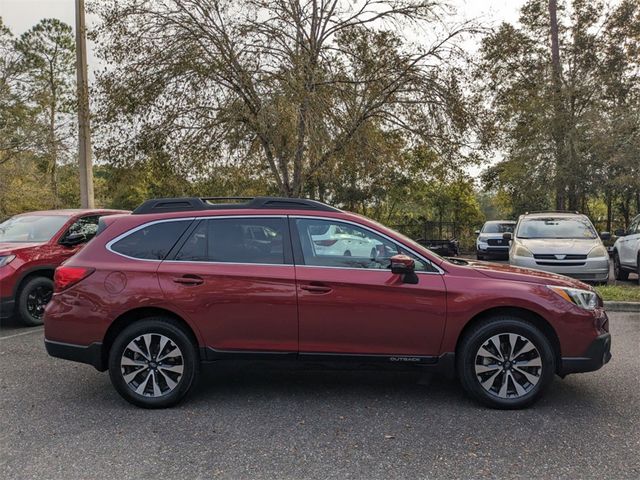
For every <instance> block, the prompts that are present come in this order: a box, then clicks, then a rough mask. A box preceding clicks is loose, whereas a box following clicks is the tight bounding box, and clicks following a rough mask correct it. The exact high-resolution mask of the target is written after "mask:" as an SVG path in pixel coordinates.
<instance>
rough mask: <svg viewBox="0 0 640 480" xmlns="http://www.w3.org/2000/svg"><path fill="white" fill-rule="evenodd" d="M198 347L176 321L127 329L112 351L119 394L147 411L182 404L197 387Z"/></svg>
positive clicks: (164, 320)
mask: <svg viewBox="0 0 640 480" xmlns="http://www.w3.org/2000/svg"><path fill="white" fill-rule="evenodd" d="M198 362H199V360H198V353H197V347H196V345H195V344H194V342H193V340H192V339H191V338H190V336H189V334H188V333H187V332H186V331H185V330H184V328H183V327H182V326H181V325H180V324H179V323H178V322H176V321H175V320H173V319H171V318H165V317H153V318H147V319H144V320H141V321H138V322H136V323H134V324H132V325H130V326H128V327H127V328H125V329H124V330H123V331H122V332H121V333H120V334H119V335H118V336H117V337H116V339H115V341H114V343H113V346H112V347H111V350H110V352H109V376H110V377H111V383H112V384H113V386H114V387H115V389H116V390H117V391H118V393H119V394H120V395H121V396H122V397H123V398H124V399H125V400H127V401H128V402H130V403H132V404H134V405H137V406H139V407H143V408H166V407H171V406H173V405H175V404H177V403H178V402H180V401H181V400H182V399H183V398H184V397H185V396H186V395H187V394H188V393H189V390H190V389H191V387H192V386H193V385H194V384H195V382H196V380H197V377H198V367H199V363H198Z"/></svg>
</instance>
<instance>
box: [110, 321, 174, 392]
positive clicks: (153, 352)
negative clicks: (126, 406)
mask: <svg viewBox="0 0 640 480" xmlns="http://www.w3.org/2000/svg"><path fill="white" fill-rule="evenodd" d="M120 369H121V373H122V378H123V379H124V381H125V383H126V384H127V385H128V386H129V388H131V389H132V390H133V391H134V392H135V393H137V394H138V395H142V396H145V397H161V396H164V395H167V394H168V393H171V392H172V391H173V390H174V389H175V388H176V387H177V386H178V384H179V383H180V379H181V378H182V375H183V373H184V358H183V355H182V352H181V351H180V348H178V346H177V345H176V344H175V343H174V342H173V341H172V340H171V339H170V338H169V337H166V336H165V335H161V334H158V333H146V334H143V335H140V336H138V337H136V338H134V339H133V340H131V341H130V342H129V344H128V345H127V346H126V347H125V349H124V351H123V352H122V357H121V359H120Z"/></svg>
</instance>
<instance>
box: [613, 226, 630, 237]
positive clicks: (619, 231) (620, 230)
mask: <svg viewBox="0 0 640 480" xmlns="http://www.w3.org/2000/svg"><path fill="white" fill-rule="evenodd" d="M613 233H615V235H616V237H624V236H625V235H626V234H627V232H626V231H625V230H624V229H623V228H618V229H617V230H616V231H615V232H613Z"/></svg>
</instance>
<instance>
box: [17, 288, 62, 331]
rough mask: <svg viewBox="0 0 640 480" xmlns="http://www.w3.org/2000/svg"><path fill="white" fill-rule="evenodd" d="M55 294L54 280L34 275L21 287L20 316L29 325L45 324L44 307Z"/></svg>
mask: <svg viewBox="0 0 640 480" xmlns="http://www.w3.org/2000/svg"><path fill="white" fill-rule="evenodd" d="M51 295H53V281H52V280H51V279H50V278H47V277H33V278H31V279H29V280H27V282H26V283H25V284H24V285H23V286H22V287H21V288H20V293H19V294H18V309H17V311H18V318H19V320H20V321H21V322H22V323H23V324H25V325H27V326H29V327H37V326H38V325H42V324H43V313H44V307H45V306H46V304H47V303H48V302H49V300H51Z"/></svg>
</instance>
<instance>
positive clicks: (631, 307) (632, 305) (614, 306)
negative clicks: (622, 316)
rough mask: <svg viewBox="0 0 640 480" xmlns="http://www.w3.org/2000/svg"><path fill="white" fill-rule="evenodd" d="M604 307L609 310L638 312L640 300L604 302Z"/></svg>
mask: <svg viewBox="0 0 640 480" xmlns="http://www.w3.org/2000/svg"><path fill="white" fill-rule="evenodd" d="M604 308H605V309H606V310H607V311H609V312H638V313H640V302H604Z"/></svg>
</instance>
